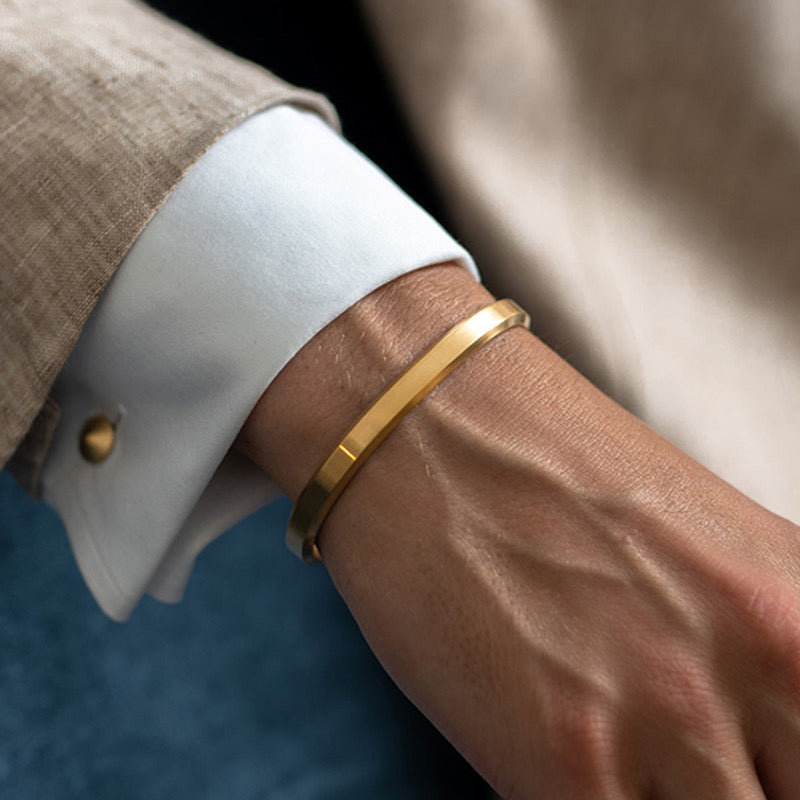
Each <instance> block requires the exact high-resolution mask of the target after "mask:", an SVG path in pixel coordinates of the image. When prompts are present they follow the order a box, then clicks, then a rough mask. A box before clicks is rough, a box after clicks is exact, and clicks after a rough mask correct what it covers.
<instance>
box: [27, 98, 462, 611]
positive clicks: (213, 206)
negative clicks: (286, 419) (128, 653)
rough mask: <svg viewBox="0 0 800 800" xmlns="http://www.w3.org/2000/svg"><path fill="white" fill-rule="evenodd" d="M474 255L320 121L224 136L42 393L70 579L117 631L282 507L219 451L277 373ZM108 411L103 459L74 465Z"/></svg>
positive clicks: (292, 118) (308, 118)
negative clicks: (198, 562) (86, 433)
mask: <svg viewBox="0 0 800 800" xmlns="http://www.w3.org/2000/svg"><path fill="white" fill-rule="evenodd" d="M449 260H457V261H459V262H460V263H461V264H462V265H463V266H464V267H465V268H467V269H469V270H471V271H472V272H473V274H475V275H476V277H477V273H476V272H475V267H474V264H473V263H472V260H471V259H470V257H469V255H468V254H467V253H466V252H465V251H464V250H463V249H462V248H461V247H460V246H459V245H458V244H457V243H456V242H455V241H454V240H453V239H452V238H451V237H450V236H449V235H448V234H447V233H445V231H444V230H443V229H442V228H441V227H440V226H439V225H438V224H437V223H436V222H435V221H434V220H433V219H432V218H431V217H430V216H429V215H428V214H426V213H425V212H424V211H423V210H422V209H420V208H419V207H418V206H417V205H416V204H415V203H414V202H413V201H411V200H410V199H409V198H408V197H407V196H406V195H405V194H403V192H401V191H400V190H399V189H398V188H397V187H396V186H395V185H394V184H393V183H392V182H391V181H390V180H389V179H388V178H386V176H385V175H383V173H381V172H380V171H379V170H378V169H377V168H376V167H375V166H374V165H372V164H371V163H370V162H369V161H367V160H366V159H365V158H364V157H363V156H362V155H360V154H359V153H358V152H357V151H356V150H354V149H353V148H352V147H351V146H350V145H348V144H347V143H346V142H345V141H344V140H342V139H341V137H339V136H338V135H337V134H336V133H334V132H333V131H331V130H330V129H329V128H328V127H327V126H326V125H325V123H323V122H322V121H321V120H319V119H318V118H317V117H315V116H314V115H313V114H310V113H307V112H301V111H298V110H295V109H293V108H290V107H285V106H284V107H278V108H274V109H271V110H269V111H266V112H263V113H261V114H258V115H256V116H254V117H252V118H251V119H249V120H248V121H246V122H245V123H243V124H241V125H240V126H238V127H237V128H236V129H234V130H233V131H231V132H230V133H229V134H227V135H226V136H225V137H223V138H222V139H221V140H220V141H219V142H217V143H216V144H215V145H214V147H212V148H211V150H209V151H208V153H206V155H204V156H203V158H202V159H201V160H200V161H199V162H198V163H197V164H196V165H195V166H194V167H193V168H192V169H191V170H190V172H189V173H188V174H187V175H186V177H185V178H184V179H183V181H182V182H181V183H180V185H179V186H178V187H177V188H176V189H175V191H174V192H173V193H172V194H171V195H170V197H169V198H168V199H167V201H166V202H165V203H164V205H163V206H162V207H161V208H160V209H159V211H158V212H157V214H156V215H155V216H154V217H153V219H152V220H151V222H150V223H149V224H148V226H147V228H146V229H145V230H144V232H143V233H142V234H141V236H140V237H139V239H138V240H137V241H136V243H135V244H134V246H133V247H132V249H131V250H130V252H129V253H128V255H127V256H126V258H125V259H124V261H123V263H122V264H121V266H120V268H119V270H118V272H117V274H116V275H115V276H114V278H113V280H112V281H111V283H110V284H109V286H108V288H107V289H106V291H105V293H104V295H103V297H102V299H101V301H100V303H99V304H98V306H97V308H96V309H95V311H94V312H93V314H92V316H91V318H90V320H89V323H88V324H87V326H86V328H85V329H84V331H83V334H82V336H81V338H80V341H79V342H78V345H77V346H76V348H75V350H74V351H73V353H72V355H71V356H70V358H69V360H68V362H67V363H66V365H65V366H64V368H63V370H62V372H61V374H60V376H59V378H58V380H57V382H56V384H55V386H54V390H53V394H54V397H55V399H56V401H57V402H58V403H59V406H60V408H61V421H60V423H59V427H58V430H57V432H56V436H55V441H54V443H53V446H52V449H51V451H50V454H49V456H48V460H47V463H46V465H45V470H44V475H43V492H44V497H45V499H46V500H47V501H48V502H49V503H50V504H51V505H53V506H54V507H55V508H56V510H57V511H58V513H59V514H60V515H61V517H62V519H63V521H64V524H65V526H66V528H67V532H68V534H69V538H70V541H71V544H72V548H73V551H74V553H75V557H76V559H77V562H78V565H79V567H80V569H81V572H82V574H83V576H84V578H85V580H86V583H87V585H88V586H89V588H90V589H91V591H92V593H93V594H94V596H95V598H96V599H97V601H98V603H99V604H100V606H101V607H102V608H103V610H104V611H105V612H106V613H107V614H108V615H109V616H111V617H112V618H114V619H117V620H120V621H121V620H124V619H126V618H127V617H128V615H129V614H130V613H131V611H132V610H133V608H134V607H135V605H136V603H137V602H138V601H139V599H140V598H141V596H142V595H143V594H144V593H145V592H149V593H151V594H153V595H154V596H156V597H158V598H159V599H161V600H164V601H167V602H174V601H177V600H179V599H180V597H181V595H182V593H183V590H184V587H185V584H186V581H187V580H188V577H189V575H190V573H191V570H192V567H193V564H194V560H195V558H196V556H197V554H198V553H199V552H200V550H202V548H203V547H204V546H205V545H206V544H207V543H208V542H210V541H211V540H212V539H214V538H215V537H216V536H218V535H219V534H220V533H222V532H223V531H225V530H227V529H228V528H229V527H230V526H231V525H232V524H234V523H235V522H236V521H237V520H239V519H240V518H242V517H243V516H245V515H246V514H248V513H250V512H251V511H253V510H255V509H256V508H258V507H259V506H261V505H263V504H264V503H266V502H267V501H269V500H270V499H271V498H273V497H274V496H275V495H276V494H278V489H277V487H276V486H275V485H274V484H273V483H272V482H271V481H270V480H269V477H268V476H266V475H265V474H264V473H262V472H261V471H259V470H258V469H257V468H256V467H254V466H253V465H252V464H250V462H248V461H247V460H246V459H244V458H242V457H239V456H237V455H236V454H235V453H232V452H231V451H230V446H231V443H232V442H233V440H234V439H235V437H236V435H237V433H238V432H239V430H240V428H241V426H242V424H243V423H244V421H245V419H246V418H247V416H248V414H249V413H250V411H251V409H252V408H253V406H254V405H255V403H256V402H257V400H258V399H259V397H260V396H261V394H262V393H263V392H264V390H265V388H266V387H267V386H268V385H269V383H270V382H271V381H272V379H273V378H274V377H275V376H276V375H277V374H278V372H279V371H280V370H281V368H282V367H283V366H284V365H285V364H286V363H287V362H288V361H289V360H290V359H291V358H292V356H293V355H294V354H295V353H297V351H298V350H299V349H300V348H301V347H302V346H303V345H304V344H305V343H306V342H308V341H309V340H310V339H311V338H312V337H313V336H314V334H316V333H317V332H318V331H319V330H321V329H322V328H323V327H324V326H325V325H326V324H328V323H329V322H330V321H331V320H333V319H334V318H335V317H336V316H338V315H339V314H340V313H342V312H343V311H344V310H345V309H347V308H348V307H349V306H351V305H352V304H354V303H355V302H357V301H358V300H359V299H360V298H362V297H364V296H365V295H366V294H368V293H369V292H371V291H372V290H374V289H376V288H377V287H379V286H381V285H382V284H384V283H386V282H388V281H390V280H392V279H393V278H396V277H398V276H399V275H402V274H404V273H406V272H409V271H411V270H414V269H417V268H419V267H423V266H427V265H431V264H435V263H438V262H442V261H449ZM94 415H104V416H106V417H107V418H108V419H110V420H111V421H112V423H113V424H114V427H115V436H114V446H113V449H112V450H111V452H110V454H109V455H108V457H107V458H106V459H105V460H103V461H102V462H100V463H89V462H87V461H86V460H84V459H83V458H82V456H81V454H80V452H79V447H78V442H79V437H80V432H81V429H82V427H83V425H84V423H85V422H86V420H87V419H89V418H91V417H92V416H94Z"/></svg>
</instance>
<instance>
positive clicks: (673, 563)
mask: <svg viewBox="0 0 800 800" xmlns="http://www.w3.org/2000/svg"><path fill="white" fill-rule="evenodd" d="M492 299H493V298H492V297H491V295H490V294H489V293H488V292H486V290H485V289H483V288H482V287H481V286H480V285H478V284H477V283H476V282H475V281H474V280H473V279H472V278H471V277H470V276H469V275H468V273H467V272H466V271H464V270H463V269H461V268H460V267H459V266H457V265H454V264H446V265H439V266H436V267H430V268H427V269H423V270H418V271H416V272H414V273H410V274H409V275H406V276H404V277H403V278H400V279H398V280H396V281H394V282H393V283H391V284H388V285H387V286H385V287H382V288H381V289H379V290H378V291H376V292H374V293H373V294H372V295H370V296H369V297H367V298H365V299H364V300H362V301H360V302H359V303H357V304H356V305H355V306H353V307H352V308H351V309H349V310H348V311H347V312H345V313H344V314H343V315H342V316H340V317H339V318H338V319H336V320H335V321H334V322H333V323H331V324H330V325H329V326H328V327H327V328H325V329H324V330H323V331H321V332H320V333H319V334H318V335H317V336H316V337H315V338H314V339H313V340H312V341H311V342H310V343H309V344H308V345H307V346H306V347H305V348H304V349H303V350H302V351H301V352H300V353H298V355H297V356H296V357H295V358H294V359H293V360H292V361H291V362H290V363H289V364H288V365H287V367H286V368H285V369H284V370H283V371H282V372H281V374H280V375H279V376H278V377H277V378H276V380H275V381H274V382H273V383H272V385H271V386H270V388H269V389H268V390H267V391H266V392H265V394H264V395H263V397H262V398H261V400H260V401H259V403H258V405H257V406H256V408H255V409H254V410H253V413H252V414H251V416H250V418H249V419H248V421H247V423H246V425H245V427H244V428H243V430H242V433H241V435H240V438H239V440H238V442H237V446H238V447H239V449H241V450H242V451H243V452H245V453H246V454H247V455H249V456H250V457H251V458H252V459H253V460H254V461H255V462H256V463H257V464H259V465H260V466H262V467H263V468H264V469H265V470H267V471H268V472H269V473H270V475H272V476H273V477H274V478H275V479H276V480H277V481H278V483H279V484H280V485H281V486H282V488H283V489H284V490H285V491H286V492H287V493H288V494H289V496H290V497H291V498H292V499H296V497H297V495H298V493H299V492H300V490H301V489H302V487H303V486H304V485H305V483H306V482H307V481H308V479H309V478H310V477H311V475H312V474H313V472H314V470H315V469H316V468H317V467H318V466H319V464H320V463H321V462H322V460H323V459H324V457H325V456H327V454H328V453H329V452H330V450H331V449H332V448H333V447H334V446H335V445H336V444H337V442H338V440H339V438H340V437H341V435H342V433H344V431H345V430H346V429H347V428H348V427H349V425H350V424H351V423H352V422H353V420H354V419H355V418H356V417H357V416H358V414H359V413H360V412H361V411H362V410H363V409H364V408H365V407H366V406H367V405H368V404H369V403H370V402H371V400H372V399H374V397H375V396H376V395H377V394H378V393H379V392H380V390H381V388H382V387H383V386H384V385H385V384H386V383H387V382H388V381H391V380H392V379H393V378H394V377H395V376H396V375H398V374H399V373H400V372H402V370H403V369H404V367H405V366H407V365H408V364H409V363H410V362H411V361H412V360H413V359H414V358H415V357H416V356H417V355H418V354H420V353H421V352H422V351H423V350H424V349H425V348H426V347H428V346H429V345H430V344H431V343H432V342H434V341H436V340H437V339H438V338H439V337H440V336H441V335H442V334H443V333H445V332H446V330H448V329H449V328H450V327H452V325H454V324H455V323H456V322H458V321H459V320H461V319H463V318H465V317H466V316H468V315H469V314H470V313H472V312H473V311H475V310H477V309H479V308H481V307H482V306H484V305H487V304H488V303H489V302H491V301H492ZM534 327H535V320H534ZM798 533H800V531H798V528H796V527H795V526H794V525H792V524H791V523H789V522H787V521H786V520H783V519H781V518H779V517H776V516H774V515H772V514H770V513H769V512H767V511H765V510H764V509H762V508H761V507H759V506H758V505H756V504H755V503H753V502H752V501H750V500H748V499H747V498H746V497H744V496H743V495H741V494H740V493H738V492H737V491H735V490H734V489H733V488H732V487H730V486H729V485H728V484H726V483H724V482H723V481H722V480H720V479H719V478H717V477H716V476H714V475H713V474H711V473H710V472H708V471H707V470H705V469H704V468H703V467H701V466H700V465H698V464H697V463H696V462H694V461H692V459H690V458H689V457H688V456H686V455H685V454H684V453H682V452H680V451H679V450H677V449H676V448H674V447H673V446H671V445H670V444H668V443H667V442H666V441H665V440H663V439H662V438H660V437H659V436H658V435H657V434H655V433H654V432H653V431H651V430H650V429H649V428H647V427H646V426H645V425H643V424H642V423H641V422H639V421H638V420H636V419H635V418H634V417H632V416H631V415H630V414H628V413H627V412H625V411H624V410H623V409H621V408H620V407H619V406H617V405H616V404H615V403H614V402H612V401H611V400H609V399H608V398H607V397H605V396H604V395H603V394H602V393H600V392H599V391H598V390H597V389H595V388H594V387H593V386H591V384H589V383H588V382H587V381H586V380H584V379H583V378H582V377H581V376H580V375H578V374H577V373H576V372H575V371H574V370H572V369H571V368H570V367H569V366H568V365H567V364H566V363H565V362H563V361H562V360H561V359H559V358H558V357H557V356H556V355H555V354H553V353H552V352H551V351H550V350H549V349H548V348H547V347H546V346H545V345H543V344H542V343H541V342H540V341H539V340H538V339H537V338H536V337H535V336H534V335H532V334H530V333H528V332H527V331H524V330H522V329H519V328H517V329H512V330H510V331H508V332H506V333H504V334H502V335H501V336H498V337H497V338H496V339H495V340H493V341H492V342H490V343H489V344H487V345H486V346H484V347H483V348H481V349H480V350H478V351H477V352H476V353H474V354H473V355H472V356H470V357H469V358H468V359H467V361H466V362H465V363H464V364H462V365H461V366H460V367H458V368H457V369H456V371H455V372H453V374H452V375H450V376H449V377H448V378H446V379H445V380H444V381H443V382H442V383H441V384H440V385H439V386H437V387H436V388H435V389H434V390H433V391H432V392H431V393H430V394H429V395H427V396H426V397H425V398H424V399H423V400H422V401H421V403H420V404H419V405H418V406H417V407H416V408H415V409H414V410H413V411H412V412H411V413H410V414H409V415H408V416H407V417H406V418H405V419H404V420H403V422H401V424H400V425H399V426H398V428H397V429H396V430H395V431H393V432H392V434H391V435H390V436H389V437H388V438H387V440H386V441H385V442H384V443H382V444H381V445H380V447H379V448H378V449H377V450H376V451H375V453H373V454H372V456H370V458H369V459H368V461H367V462H366V464H365V465H364V467H363V468H362V469H361V470H360V472H359V473H358V474H357V475H356V476H355V477H354V479H353V481H352V482H351V484H350V485H349V486H348V487H347V488H346V490H345V491H344V493H343V494H342V496H341V497H340V498H339V500H338V501H337V503H336V504H335V505H334V507H333V509H332V510H331V513H330V515H329V516H328V518H327V520H326V521H325V523H324V525H323V527H322V530H321V532H320V537H319V544H320V549H321V551H322V555H323V560H324V562H325V565H326V567H327V569H328V570H329V572H330V574H331V576H332V578H333V580H334V582H335V584H336V586H337V588H338V590H339V591H340V592H341V594H342V596H343V597H344V599H345V600H346V602H347V603H348V605H349V607H350V609H351V611H352V613H353V615H354V616H355V618H356V620H357V621H358V623H359V625H360V627H361V629H362V631H363V633H364V635H365V637H366V638H367V640H368V641H369V643H370V645H371V646H372V648H373V650H374V651H375V653H376V654H377V656H378V658H379V659H380V660H381V662H382V663H383V665H384V667H385V668H386V669H387V671H388V672H389V673H390V674H391V675H392V677H393V678H394V679H395V681H396V682H397V683H398V684H399V685H400V687H401V688H402V689H403V690H404V691H405V692H406V694H407V695H408V696H409V697H410V698H411V699H412V700H413V701H414V702H415V703H416V704H417V705H418V706H419V707H420V708H421V709H422V711H423V712H424V713H425V714H426V715H427V716H428V717H429V718H430V719H431V720H432V721H433V722H434V724H436V725H437V726H438V727H439V728H440V729H441V730H442V731H443V733H444V734H445V735H446V736H447V737H448V738H449V739H450V740H451V741H452V742H453V743H454V744H455V746H456V747H458V748H459V749H460V750H461V752H462V753H463V754H464V755H465V756H466V758H467V759H468V760H469V761H470V762H471V763H472V764H473V765H474V766H475V767H476V769H478V771H480V772H481V773H482V774H483V775H484V776H485V777H486V778H487V780H488V781H489V782H490V783H492V785H493V786H494V787H495V788H496V789H497V791H498V792H499V793H500V794H501V795H502V796H503V797H508V798H525V799H528V798H530V800H572V798H575V800H583V798H592V799H593V800H596V799H602V800H605V799H606V798H608V799H609V800H610V799H612V798H613V799H614V800H622V798H624V799H625V800H756V799H759V800H763V798H769V799H770V800H790V799H791V798H798V797H800V758H798V754H800V568H799V567H798V564H800V537H799V536H798Z"/></svg>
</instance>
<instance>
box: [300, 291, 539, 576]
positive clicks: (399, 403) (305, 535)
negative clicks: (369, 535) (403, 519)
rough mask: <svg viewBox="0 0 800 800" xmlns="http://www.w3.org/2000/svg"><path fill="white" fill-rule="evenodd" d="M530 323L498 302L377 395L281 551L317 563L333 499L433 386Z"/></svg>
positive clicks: (317, 480) (319, 475) (310, 489)
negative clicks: (489, 345)
mask: <svg viewBox="0 0 800 800" xmlns="http://www.w3.org/2000/svg"><path fill="white" fill-rule="evenodd" d="M517 325H521V326H523V327H525V328H529V327H530V317H529V316H528V314H527V313H526V312H525V311H523V310H522V309H521V308H520V307H519V306H518V305H517V304H516V303H515V302H514V301H513V300H498V301H497V302H495V303H492V304H491V305H489V306H486V307H485V308H483V309H481V310H480V311H478V312H476V313H475V314H473V315H472V316H471V317H468V318H467V319H465V320H463V321H462V322H459V323H458V324H457V325H456V326H455V327H453V328H451V329H450V330H449V331H448V332H447V333H446V334H445V335H444V336H443V337H442V338H441V339H439V341H438V342H436V343H435V344H434V345H432V346H431V347H430V348H428V349H427V350H426V351H425V352H424V353H423V354H422V355H421V356H420V357H419V358H418V359H417V360H416V361H414V362H413V363H412V364H411V366H410V367H408V369H406V371H405V372H403V373H402V375H400V376H399V377H398V378H397V379H396V380H394V381H393V382H392V383H391V384H390V385H389V386H387V387H386V389H384V390H383V392H381V394H380V395H379V396H378V398H377V399H376V400H375V402H374V403H373V404H372V405H371V406H370V407H369V408H368V409H367V410H366V411H365V412H364V413H363V414H362V415H361V416H360V417H359V418H358V419H357V420H356V422H355V423H354V425H353V426H352V427H351V428H350V430H349V431H347V433H346V434H345V435H344V437H343V438H342V440H341V442H340V443H339V444H338V445H337V446H336V448H335V449H334V451H333V452H332V453H331V454H330V455H329V456H328V457H327V458H326V459H325V461H324V462H323V464H322V466H321V467H320V468H319V469H318V470H317V472H316V473H315V474H314V477H313V478H312V479H311V480H310V481H309V483H308V484H307V486H306V487H305V489H303V491H302V492H301V493H300V497H299V498H298V499H297V504H296V505H295V507H294V510H293V511H292V515H291V517H290V518H289V528H288V530H287V531H286V545H287V547H288V548H289V549H290V550H291V551H292V552H293V553H295V554H296V555H297V556H299V557H300V558H302V559H303V561H305V562H306V563H308V564H310V563H313V562H315V561H322V556H321V555H320V552H319V548H318V547H317V544H316V539H317V533H318V531H319V529H320V527H321V526H322V523H323V522H324V520H325V517H326V516H327V514H328V512H329V511H330V509H331V507H332V506H333V504H334V503H335V502H336V499H337V498H338V497H339V495H340V494H341V493H342V492H343V491H344V488H345V487H346V486H347V484H348V483H349V482H350V479H351V478H352V477H353V475H355V473H356V472H357V471H358V469H359V468H360V467H361V466H362V465H363V463H364V462H365V461H366V460H367V457H368V456H369V455H370V454H371V453H372V452H373V450H375V448H376V447H377V446H378V445H379V444H380V443H381V442H382V441H383V440H384V439H385V438H386V437H387V436H388V435H389V433H391V431H392V430H394V428H395V427H396V426H397V425H398V424H399V422H400V420H401V419H403V417H404V416H405V415H406V414H407V413H408V412H409V411H411V409H412V408H413V407H414V406H415V405H416V404H417V403H419V401H420V400H422V398H423V397H424V396H425V395H426V394H427V393H428V392H429V391H430V390H431V389H433V387H434V386H436V384H437V383H439V382H440V381H442V380H443V379H444V378H446V377H447V376H448V375H449V374H450V373H451V372H452V371H453V370H454V369H455V368H456V367H457V366H458V365H459V364H460V363H461V362H462V361H464V360H465V359H466V358H467V356H469V355H470V354H472V353H474V352H475V351H476V350H477V349H478V348H479V347H482V346H483V345H484V344H486V343H487V342H488V341H490V340H491V339H493V338H494V337H495V336H497V335H498V334H499V333H502V332H503V331H506V330H508V329H509V328H513V327H515V326H517Z"/></svg>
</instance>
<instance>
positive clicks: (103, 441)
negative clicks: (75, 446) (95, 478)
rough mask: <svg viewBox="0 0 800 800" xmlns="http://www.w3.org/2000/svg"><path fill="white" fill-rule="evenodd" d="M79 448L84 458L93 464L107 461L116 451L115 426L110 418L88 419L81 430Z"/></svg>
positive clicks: (97, 417)
mask: <svg viewBox="0 0 800 800" xmlns="http://www.w3.org/2000/svg"><path fill="white" fill-rule="evenodd" d="M79 446H80V451H81V455H82V456H83V458H84V459H85V460H86V461H88V462H89V463H91V464H99V463H100V462H101V461H105V460H106V459H107V458H108V457H109V455H110V454H111V451H112V450H113V449H114V425H113V423H112V422H111V420H110V419H108V417H104V416H96V417H92V418H91V419H88V420H87V421H86V423H85V424H84V426H83V428H81V435H80V438H79Z"/></svg>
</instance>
